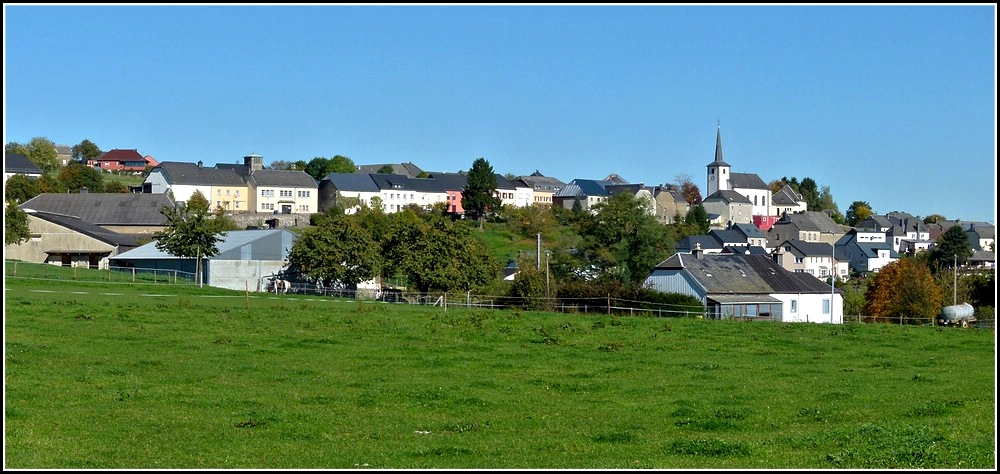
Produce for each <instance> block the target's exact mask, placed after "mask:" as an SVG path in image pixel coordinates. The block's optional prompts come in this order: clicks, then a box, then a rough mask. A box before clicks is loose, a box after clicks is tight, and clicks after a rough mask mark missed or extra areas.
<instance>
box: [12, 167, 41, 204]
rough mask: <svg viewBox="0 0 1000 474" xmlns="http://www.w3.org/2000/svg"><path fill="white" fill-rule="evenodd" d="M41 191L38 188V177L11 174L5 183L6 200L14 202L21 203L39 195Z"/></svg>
mask: <svg viewBox="0 0 1000 474" xmlns="http://www.w3.org/2000/svg"><path fill="white" fill-rule="evenodd" d="M39 193H41V190H40V189H39V188H38V178H29V177H28V176H26V175H23V174H15V175H14V176H11V177H10V178H8V179H7V182H6V183H4V185H3V197H4V200H5V201H7V202H13V203H14V204H21V203H22V202H24V201H27V200H29V199H31V198H33V197H35V196H38V194H39Z"/></svg>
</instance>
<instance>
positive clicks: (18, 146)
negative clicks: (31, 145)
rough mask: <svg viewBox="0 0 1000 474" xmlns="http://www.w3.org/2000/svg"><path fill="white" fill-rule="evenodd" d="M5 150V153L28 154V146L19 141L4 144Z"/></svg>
mask: <svg viewBox="0 0 1000 474" xmlns="http://www.w3.org/2000/svg"><path fill="white" fill-rule="evenodd" d="M3 151H4V153H16V154H18V155H24V156H28V147H26V146H24V144H22V143H18V142H7V144H6V145H4V146H3Z"/></svg>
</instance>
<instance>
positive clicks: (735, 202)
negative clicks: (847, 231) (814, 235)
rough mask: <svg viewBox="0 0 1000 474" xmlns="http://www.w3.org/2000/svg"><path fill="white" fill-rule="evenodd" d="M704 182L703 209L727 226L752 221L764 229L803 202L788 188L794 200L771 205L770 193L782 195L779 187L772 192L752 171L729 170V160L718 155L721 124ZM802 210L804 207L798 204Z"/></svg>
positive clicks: (719, 153)
mask: <svg viewBox="0 0 1000 474" xmlns="http://www.w3.org/2000/svg"><path fill="white" fill-rule="evenodd" d="M707 174H708V176H707V179H708V184H707V187H706V188H705V189H706V190H707V192H706V196H707V197H706V198H705V199H704V200H703V206H704V207H705V210H706V211H707V212H708V213H709V214H712V215H718V216H719V224H720V225H721V226H723V227H729V226H730V225H733V224H751V223H752V224H754V225H756V226H757V227H758V228H760V229H761V230H763V231H767V230H768V229H770V228H771V226H773V225H774V223H775V222H776V221H777V220H778V218H779V217H780V215H781V213H782V212H785V211H786V210H789V209H788V208H789V207H791V208H794V209H798V208H800V207H802V206H804V205H805V202H804V201H803V200H802V197H801V196H800V195H798V194H797V193H794V192H792V195H793V196H794V198H795V201H796V202H795V203H793V204H791V205H790V206H789V205H788V204H786V205H785V206H781V205H775V203H774V202H772V201H773V196H785V195H786V194H788V193H787V192H786V191H790V188H789V189H788V190H786V189H782V190H781V191H779V192H778V193H774V194H773V196H772V192H771V189H770V188H769V187H768V186H767V183H765V182H764V180H762V179H760V176H757V175H756V174H754V173H733V172H732V169H731V167H730V166H729V163H726V162H725V161H724V160H723V159H722V127H721V126H719V127H718V129H717V130H716V135H715V160H714V161H712V162H711V163H709V164H708V173H707ZM802 210H804V207H803V208H802Z"/></svg>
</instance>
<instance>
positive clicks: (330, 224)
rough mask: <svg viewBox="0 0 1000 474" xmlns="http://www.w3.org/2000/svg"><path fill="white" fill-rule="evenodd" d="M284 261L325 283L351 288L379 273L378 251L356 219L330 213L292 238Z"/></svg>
mask: <svg viewBox="0 0 1000 474" xmlns="http://www.w3.org/2000/svg"><path fill="white" fill-rule="evenodd" d="M288 263H289V266H292V267H295V268H299V269H300V270H301V271H302V272H303V273H305V274H306V275H309V276H310V277H312V278H315V279H318V280H321V281H323V283H324V284H326V285H330V284H332V283H334V282H340V283H343V284H345V285H348V286H352V287H354V286H357V285H358V283H361V282H363V281H368V280H371V279H373V278H375V277H376V276H378V275H379V273H380V271H381V268H382V252H381V249H380V248H379V246H378V244H377V242H375V240H374V239H372V234H371V232H370V231H369V230H368V229H365V228H364V227H362V226H361V224H360V223H359V222H358V220H357V219H355V218H353V217H352V216H346V215H343V214H330V215H328V216H326V218H325V219H323V220H322V221H320V222H319V224H318V225H317V226H315V227H309V228H307V229H305V230H304V231H303V232H302V235H300V236H299V238H298V239H296V240H295V244H294V245H293V246H292V250H291V252H289V254H288Z"/></svg>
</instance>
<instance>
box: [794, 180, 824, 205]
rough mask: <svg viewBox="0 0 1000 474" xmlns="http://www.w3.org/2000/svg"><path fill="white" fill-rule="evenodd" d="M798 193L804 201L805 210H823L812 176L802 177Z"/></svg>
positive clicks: (817, 188)
mask: <svg viewBox="0 0 1000 474" xmlns="http://www.w3.org/2000/svg"><path fill="white" fill-rule="evenodd" d="M799 194H801V195H802V199H804V200H805V201H806V206H807V210H809V211H822V210H823V209H822V206H821V205H820V202H819V187H818V186H817V185H816V181H815V180H813V179H812V178H803V179H802V183H800V184H799Z"/></svg>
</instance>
